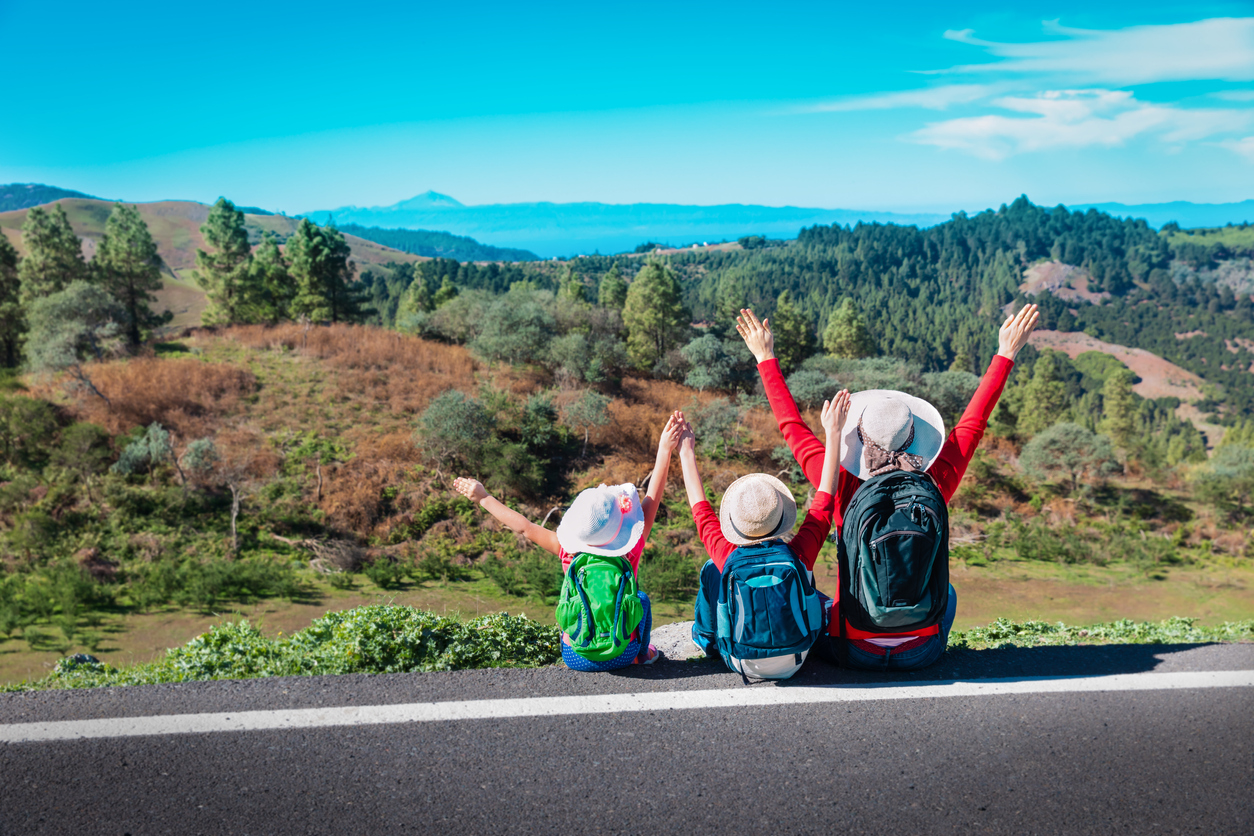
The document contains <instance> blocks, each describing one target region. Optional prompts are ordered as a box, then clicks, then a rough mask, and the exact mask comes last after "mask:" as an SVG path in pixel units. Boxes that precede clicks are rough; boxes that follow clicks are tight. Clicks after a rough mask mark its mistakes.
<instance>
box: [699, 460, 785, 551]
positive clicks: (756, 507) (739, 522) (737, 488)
mask: <svg viewBox="0 0 1254 836" xmlns="http://www.w3.org/2000/svg"><path fill="white" fill-rule="evenodd" d="M718 521H719V525H720V526H721V528H722V529H723V536H724V537H726V538H727V540H728V542H731V543H735V544H736V545H737V546H747V545H750V544H753V543H759V542H761V541H763V540H770V539H771V538H773V537H782V536H783V535H785V534H787V533H788V532H790V531H792V527H793V526H794V525H796V523H797V500H795V499H793V497H792V491H790V490H788V486H787V485H785V484H784V483H783V482H781V481H779V480H778V479H776V478H775V477H774V476H769V475H767V474H765V473H750V474H749V475H748V476H741V477H740V478H739V479H737V480H736V481H735V482H732V483H731V484H730V485H728V487H727V490H726V491H724V492H723V501H722V503H721V504H720V505H719V509H718Z"/></svg>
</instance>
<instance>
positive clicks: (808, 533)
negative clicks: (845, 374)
mask: <svg viewBox="0 0 1254 836" xmlns="http://www.w3.org/2000/svg"><path fill="white" fill-rule="evenodd" d="M847 417H849V390H848V389H844V390H842V391H841V392H840V393H838V394H837V395H836V397H835V398H834V399H832V400H830V401H824V402H823V430H824V432H825V433H826V435H827V443H826V445H825V446H824V450H825V454H824V457H823V474H822V478H820V480H819V490H818V492H817V493H816V494H815V495H814V501H813V502H811V503H810V510H809V511H807V512H806V518H805V520H804V521H803V522H802V523H801V528H800V529H799V530H798V531H797V536H796V537H793V538H792V542H791V543H789V545H790V546H791V547H792V550H793V554H795V555H797V559H798V560H800V561H801V562H802V563H803V564H804V565H805V567H806V568H807V569H811V570H812V569H814V561H815V560H817V559H818V556H819V550H820V549H822V548H823V541H824V540H826V539H827V535H828V533H829V532H830V531H831V530H832V523H833V521H834V520H835V519H836V497H835V487H836V472H837V470H838V469H839V468H840V431H841V428H842V427H844V426H845V419H846V418H847Z"/></svg>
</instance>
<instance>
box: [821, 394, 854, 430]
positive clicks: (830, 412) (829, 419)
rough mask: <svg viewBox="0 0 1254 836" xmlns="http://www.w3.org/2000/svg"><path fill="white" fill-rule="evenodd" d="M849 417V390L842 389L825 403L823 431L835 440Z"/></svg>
mask: <svg viewBox="0 0 1254 836" xmlns="http://www.w3.org/2000/svg"><path fill="white" fill-rule="evenodd" d="M848 417H849V390H848V389H841V390H840V391H839V392H837V393H836V397H835V398H832V399H831V400H830V401H823V417H822V421H823V430H824V432H826V433H827V437H828V438H835V437H837V436H839V435H840V431H841V430H842V429H843V428H844V426H845V419H846V418H848Z"/></svg>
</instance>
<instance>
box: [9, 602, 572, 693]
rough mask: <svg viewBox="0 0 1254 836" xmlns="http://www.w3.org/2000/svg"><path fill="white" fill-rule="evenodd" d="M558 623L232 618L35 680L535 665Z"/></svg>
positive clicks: (550, 645)
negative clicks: (139, 656) (263, 624)
mask: <svg viewBox="0 0 1254 836" xmlns="http://www.w3.org/2000/svg"><path fill="white" fill-rule="evenodd" d="M560 636H561V634H560V633H559V631H558V630H557V628H556V627H554V626H551V625H543V624H539V623H537V622H535V621H532V620H530V619H528V618H526V617H525V616H511V615H508V614H506V613H495V614H492V615H485V616H481V617H479V618H476V619H474V620H472V621H467V622H460V621H457V620H456V619H452V618H447V617H444V616H439V615H435V614H434V613H430V612H424V611H422V610H416V609H414V608H412V607H402V606H391V605H373V606H366V607H358V608H356V609H351V610H345V611H343V612H333V613H328V614H326V615H324V616H323V617H322V618H319V619H318V620H317V621H315V622H314V623H313V624H311V625H310V626H309V627H308V628H306V629H304V630H301V631H300V632H298V633H293V634H292V635H291V636H286V637H281V638H277V639H271V638H267V637H265V636H263V635H262V634H261V632H260V631H259V630H258V629H257V628H256V627H253V626H252V625H251V624H249V623H248V622H247V621H237V622H228V623H226V624H223V625H221V626H218V627H214V628H213V629H212V630H210V631H209V632H207V633H205V634H203V635H201V636H197V637H196V638H194V639H192V640H191V641H190V642H188V643H187V644H185V645H183V646H182V647H176V648H173V649H171V650H169V651H167V653H166V655H165V658H163V659H161V660H160V661H157V662H153V663H150V664H146V665H136V666H134V667H130V668H122V669H118V668H114V667H112V666H110V665H107V664H103V663H100V662H93V661H89V660H82V659H74V658H70V659H62V660H61V661H60V662H59V663H58V664H57V667H56V669H55V670H54V672H53V673H52V674H50V675H49V676H48V677H46V678H44V679H43V680H40V681H39V682H37V683H34V684H32V685H20V686H8V687H7V688H5V689H4V690H24V689H30V688H91V687H99V686H105V685H147V684H153V683H159V682H190V681H197V680H210V679H251V678H256V677H265V676H299V675H309V674H346V673H408V672H414V671H438V670H459V669H464V668H489V667H535V666H538V665H549V664H552V663H553V662H554V661H556V660H557V658H558V657H559V656H560V650H561V648H560V646H559V644H558V642H559V641H560Z"/></svg>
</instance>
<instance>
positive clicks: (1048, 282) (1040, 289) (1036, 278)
mask: <svg viewBox="0 0 1254 836" xmlns="http://www.w3.org/2000/svg"><path fill="white" fill-rule="evenodd" d="M1091 278H1092V276H1090V275H1089V274H1088V271H1087V270H1085V269H1083V268H1082V267H1075V266H1073V265H1071V264H1063V263H1062V262H1061V261H1046V262H1043V263H1041V264H1034V265H1032V266H1031V267H1029V268H1028V269H1027V270H1025V271H1024V273H1023V284H1021V285H1019V290H1021V291H1022V292H1023V293H1024V294H1026V295H1028V296H1034V295H1036V294H1038V293H1052V294H1054V295H1055V296H1057V297H1058V298H1059V299H1067V300H1073V299H1083V300H1084V301H1086V302H1092V303H1093V304H1095V305H1096V304H1098V303H1100V302H1101V301H1102V300H1103V299H1109V298H1110V294H1109V293H1106V292H1105V291H1101V292H1096V293H1095V292H1093V291H1092V290H1090V288H1089V280H1090V279H1091Z"/></svg>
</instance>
